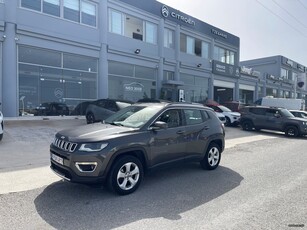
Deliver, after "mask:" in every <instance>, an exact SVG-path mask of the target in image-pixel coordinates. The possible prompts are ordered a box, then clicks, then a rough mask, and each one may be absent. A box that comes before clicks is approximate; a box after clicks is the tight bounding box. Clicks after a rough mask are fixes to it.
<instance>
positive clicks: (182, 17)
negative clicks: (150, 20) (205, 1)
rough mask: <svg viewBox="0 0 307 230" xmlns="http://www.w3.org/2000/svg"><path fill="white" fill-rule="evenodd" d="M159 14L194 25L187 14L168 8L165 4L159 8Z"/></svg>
mask: <svg viewBox="0 0 307 230" xmlns="http://www.w3.org/2000/svg"><path fill="white" fill-rule="evenodd" d="M161 14H162V16H163V17H165V18H168V17H171V18H173V19H176V20H178V21H180V22H184V23H186V24H189V25H192V26H195V24H196V23H195V21H194V20H193V19H192V18H190V17H188V16H187V15H185V14H183V13H181V12H179V11H178V12H175V11H174V10H170V9H169V8H168V7H167V6H166V5H163V6H162V8H161Z"/></svg>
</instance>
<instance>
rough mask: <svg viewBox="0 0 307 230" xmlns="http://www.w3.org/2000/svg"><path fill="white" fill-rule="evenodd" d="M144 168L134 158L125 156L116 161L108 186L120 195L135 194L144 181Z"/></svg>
mask: <svg viewBox="0 0 307 230" xmlns="http://www.w3.org/2000/svg"><path fill="white" fill-rule="evenodd" d="M143 174H144V173H143V166H142V163H141V162H140V160H139V159H138V158H136V157H134V156H123V157H121V158H119V159H118V160H116V161H115V163H114V165H113V167H112V169H111V171H110V174H109V178H108V186H109V188H110V189H111V190H113V191H115V192H116V193H118V194H120V195H128V194H130V193H133V192H134V191H135V190H136V189H137V188H138V187H139V185H140V184H141V181H142V179H143Z"/></svg>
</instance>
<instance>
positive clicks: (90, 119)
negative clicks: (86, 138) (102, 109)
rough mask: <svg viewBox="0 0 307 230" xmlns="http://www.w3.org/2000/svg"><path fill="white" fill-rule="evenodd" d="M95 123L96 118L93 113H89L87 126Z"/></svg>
mask: <svg viewBox="0 0 307 230" xmlns="http://www.w3.org/2000/svg"><path fill="white" fill-rule="evenodd" d="M94 122H95V116H94V114H93V113H92V112H89V113H87V114H86V123H87V124H92V123H94Z"/></svg>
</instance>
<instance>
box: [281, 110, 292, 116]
mask: <svg viewBox="0 0 307 230" xmlns="http://www.w3.org/2000/svg"><path fill="white" fill-rule="evenodd" d="M280 112H281V114H282V115H283V116H284V117H294V115H293V114H292V113H291V112H290V111H289V110H287V109H282V110H280Z"/></svg>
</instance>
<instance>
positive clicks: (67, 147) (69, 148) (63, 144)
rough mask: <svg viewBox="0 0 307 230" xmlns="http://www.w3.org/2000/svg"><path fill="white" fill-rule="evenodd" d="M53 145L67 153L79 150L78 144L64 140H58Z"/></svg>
mask: <svg viewBox="0 0 307 230" xmlns="http://www.w3.org/2000/svg"><path fill="white" fill-rule="evenodd" d="M53 145H54V146H56V147H58V148H59V149H62V150H64V151H66V152H70V153H72V152H74V151H75V150H76V148H77V144H76V143H72V142H69V141H64V140H60V139H58V138H55V139H54V142H53Z"/></svg>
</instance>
